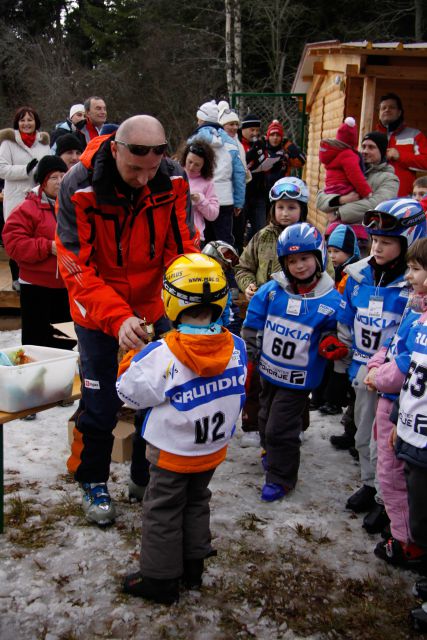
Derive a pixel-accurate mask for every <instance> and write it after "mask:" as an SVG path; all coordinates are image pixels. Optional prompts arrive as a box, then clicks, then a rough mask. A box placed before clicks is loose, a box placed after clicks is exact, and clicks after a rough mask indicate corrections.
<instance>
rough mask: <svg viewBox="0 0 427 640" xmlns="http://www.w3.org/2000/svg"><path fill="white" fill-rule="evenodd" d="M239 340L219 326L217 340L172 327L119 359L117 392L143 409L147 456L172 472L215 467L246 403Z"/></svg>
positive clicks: (240, 343)
mask: <svg viewBox="0 0 427 640" xmlns="http://www.w3.org/2000/svg"><path fill="white" fill-rule="evenodd" d="M246 362H247V358H246V350H245V345H244V342H243V340H242V339H241V338H239V337H238V336H235V335H232V334H231V333H230V332H229V331H228V330H227V329H225V328H222V331H221V333H219V334H214V335H186V334H182V333H180V332H179V331H176V330H173V331H171V332H169V333H168V334H166V336H165V338H163V339H162V340H158V341H156V342H152V343H151V344H149V345H148V346H147V347H145V348H144V349H143V350H142V351H140V352H139V353H135V352H130V353H129V354H128V355H127V356H126V357H125V358H124V359H123V361H122V363H121V365H120V368H119V378H118V380H117V393H118V395H119V397H120V398H121V399H122V400H123V402H125V403H126V404H127V405H128V406H130V407H132V408H134V409H146V412H145V417H144V422H143V426H142V436H143V437H144V439H145V440H146V441H147V443H148V446H147V458H148V460H149V461H150V462H151V463H152V464H155V465H156V466H158V467H161V468H163V469H167V470H169V471H174V472H176V473H196V472H202V471H208V470H209V469H215V467H217V466H218V465H219V464H220V463H221V462H222V461H223V460H224V459H225V456H226V452H227V445H228V443H229V441H230V438H231V437H232V436H233V433H234V431H235V425H236V422H237V419H238V417H239V414H240V412H241V410H242V406H243V404H244V401H245V379H246Z"/></svg>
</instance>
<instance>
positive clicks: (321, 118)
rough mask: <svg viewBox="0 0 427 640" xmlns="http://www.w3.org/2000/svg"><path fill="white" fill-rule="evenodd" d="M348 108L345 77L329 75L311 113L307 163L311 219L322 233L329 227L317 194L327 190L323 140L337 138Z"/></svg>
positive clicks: (306, 174)
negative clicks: (320, 159)
mask: <svg viewBox="0 0 427 640" xmlns="http://www.w3.org/2000/svg"><path fill="white" fill-rule="evenodd" d="M344 109H345V82H344V81H343V76H342V74H337V73H331V72H329V73H327V74H326V75H325V77H324V80H323V83H322V86H321V87H320V89H319V92H318V94H317V96H316V98H315V101H314V103H313V105H312V108H311V111H310V115H309V118H310V122H309V131H308V147H307V163H306V167H305V174H304V175H305V180H306V181H307V184H308V187H309V190H310V200H309V203H308V220H309V221H310V222H311V223H312V224H314V225H316V227H318V228H319V229H320V230H321V231H323V230H324V229H325V226H326V216H325V214H324V213H322V212H321V211H318V210H317V209H316V194H317V191H318V190H319V189H321V188H322V187H323V184H324V179H325V172H324V169H323V167H322V165H321V164H320V162H319V146H320V140H321V139H322V138H334V137H335V135H336V131H337V129H338V127H339V126H340V124H341V123H342V121H343V117H344Z"/></svg>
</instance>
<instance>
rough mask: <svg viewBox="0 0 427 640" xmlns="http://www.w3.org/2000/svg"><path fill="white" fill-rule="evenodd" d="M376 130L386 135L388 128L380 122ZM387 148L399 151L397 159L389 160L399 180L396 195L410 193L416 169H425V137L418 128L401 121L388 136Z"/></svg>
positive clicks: (426, 167)
mask: <svg viewBox="0 0 427 640" xmlns="http://www.w3.org/2000/svg"><path fill="white" fill-rule="evenodd" d="M377 129H378V131H381V132H382V133H385V134H386V135H388V130H387V128H386V127H384V126H383V125H382V124H381V123H379V124H378V127H377ZM388 148H389V149H396V150H397V151H398V152H399V159H398V160H390V161H389V164H391V166H392V167H394V172H395V174H396V175H397V177H398V178H399V180H400V187H399V192H398V194H397V195H398V196H399V197H403V196H410V195H412V185H413V184H414V180H415V178H416V172H417V171H427V138H426V136H425V135H424V134H423V133H422V132H421V131H420V130H419V129H413V128H412V127H407V126H406V125H405V123H402V124H401V125H400V127H398V128H397V129H396V131H393V132H392V133H391V134H390V135H389V138H388Z"/></svg>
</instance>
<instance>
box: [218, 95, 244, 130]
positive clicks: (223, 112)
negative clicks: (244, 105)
mask: <svg viewBox="0 0 427 640" xmlns="http://www.w3.org/2000/svg"><path fill="white" fill-rule="evenodd" d="M218 112H219V115H218V122H219V124H220V125H222V126H224V125H225V124H228V123H229V122H239V121H240V120H239V116H238V115H237V113H236V112H235V111H233V109H230V105H229V104H228V102H226V101H225V100H221V102H218Z"/></svg>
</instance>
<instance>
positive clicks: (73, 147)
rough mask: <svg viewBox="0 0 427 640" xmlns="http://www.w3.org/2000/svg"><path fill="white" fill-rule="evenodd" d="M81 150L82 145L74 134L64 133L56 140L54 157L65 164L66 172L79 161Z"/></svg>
mask: <svg viewBox="0 0 427 640" xmlns="http://www.w3.org/2000/svg"><path fill="white" fill-rule="evenodd" d="M83 148H84V147H83V145H82V143H81V142H80V140H79V139H78V138H77V137H76V136H75V135H74V134H72V133H66V134H65V135H63V136H60V137H59V138H58V141H57V143H56V152H55V155H56V156H58V157H59V158H61V159H62V160H63V161H64V162H65V164H66V165H67V171H68V169H71V167H73V166H74V165H75V164H77V163H78V161H79V160H80V156H81V155H82V152H83Z"/></svg>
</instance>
